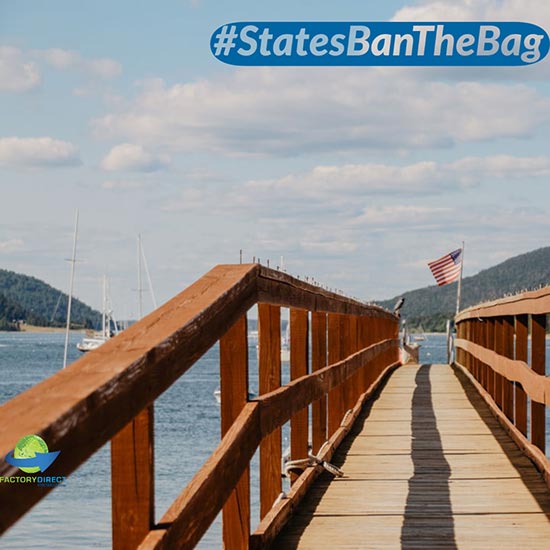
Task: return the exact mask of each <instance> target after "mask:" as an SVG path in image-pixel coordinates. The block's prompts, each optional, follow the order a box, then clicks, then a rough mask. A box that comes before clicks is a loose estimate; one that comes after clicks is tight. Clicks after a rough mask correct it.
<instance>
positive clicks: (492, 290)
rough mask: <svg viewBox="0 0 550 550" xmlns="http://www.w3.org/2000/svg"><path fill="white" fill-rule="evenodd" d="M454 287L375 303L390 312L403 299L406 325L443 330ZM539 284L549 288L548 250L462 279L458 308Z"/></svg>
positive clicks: (453, 300)
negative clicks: (460, 300) (460, 299)
mask: <svg viewBox="0 0 550 550" xmlns="http://www.w3.org/2000/svg"><path fill="white" fill-rule="evenodd" d="M426 269H428V268H427V267H426ZM456 285H457V284H456V283H452V284H450V285H446V286H443V287H438V286H435V285H434V286H429V287H425V288H419V289H418V290H411V291H409V292H405V293H403V294H400V295H399V296H396V297H395V298H391V299H390V300H384V301H381V302H378V303H379V304H380V305H382V306H384V307H386V308H388V309H393V306H394V304H395V302H396V301H397V299H398V298H399V297H400V296H403V297H404V298H405V305H404V306H403V309H402V310H401V313H402V316H403V317H405V318H406V319H407V322H408V324H409V326H411V327H415V328H418V327H420V325H421V326H422V327H423V329H424V330H425V331H426V332H430V331H443V330H445V322H446V320H447V319H451V318H452V317H453V316H454V312H455V307H456ZM540 285H543V286H545V285H550V247H545V248H539V249H538V250H534V251H533V252H528V253H527V254H521V255H520V256H515V257H513V258H510V259H509V260H506V261H505V262H502V263H501V264H498V265H496V266H494V267H491V268H489V269H485V270H483V271H480V272H479V273H478V274H477V275H474V276H473V277H466V278H464V279H463V280H462V306H461V307H462V308H466V307H468V306H471V305H474V304H478V303H479V302H486V301H488V300H494V299H496V298H501V297H502V296H504V295H505V294H509V293H515V292H518V291H521V290H524V289H529V290H531V289H534V288H538V287H539V286H540Z"/></svg>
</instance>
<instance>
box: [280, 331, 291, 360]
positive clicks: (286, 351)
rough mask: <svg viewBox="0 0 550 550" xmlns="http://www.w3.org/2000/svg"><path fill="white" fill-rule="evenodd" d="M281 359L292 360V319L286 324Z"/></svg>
mask: <svg viewBox="0 0 550 550" xmlns="http://www.w3.org/2000/svg"><path fill="white" fill-rule="evenodd" d="M281 361H282V362H283V363H289V362H290V321H288V322H287V324H286V330H285V335H284V337H283V338H282V340H281Z"/></svg>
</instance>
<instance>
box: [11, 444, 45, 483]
mask: <svg viewBox="0 0 550 550" xmlns="http://www.w3.org/2000/svg"><path fill="white" fill-rule="evenodd" d="M47 452H48V446H47V445H46V442H45V441H44V440H43V439H42V438H41V437H39V436H38V435H26V436H25V437H22V438H21V439H20V440H19V441H18V442H17V445H15V449H14V450H13V456H14V458H34V457H35V456H36V453H47ZM19 469H20V470H22V471H23V472H26V473H27V474H34V473H36V472H39V471H40V468H39V467H38V466H33V467H31V468H21V467H19Z"/></svg>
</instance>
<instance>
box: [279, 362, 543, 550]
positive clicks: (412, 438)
mask: <svg viewBox="0 0 550 550" xmlns="http://www.w3.org/2000/svg"><path fill="white" fill-rule="evenodd" d="M334 462H335V463H336V464H337V465H339V466H341V467H342V469H343V470H344V473H345V477H343V478H341V479H332V478H331V477H330V476H329V475H328V474H323V475H322V476H321V477H320V478H319V480H318V481H317V483H316V484H315V485H314V487H313V488H312V490H311V491H310V492H309V494H308V496H307V497H306V499H305V500H304V502H303V503H302V505H301V506H299V507H298V510H297V511H296V512H295V515H294V516H293V518H292V519H291V521H290V522H289V524H288V525H287V527H286V528H285V529H284V530H283V532H282V533H281V535H280V537H279V538H278V539H277V542H276V544H275V547H277V548H285V549H286V548H311V549H315V550H318V549H321V548H335V549H337V548H400V547H402V548H468V549H470V548H521V549H522V550H524V549H526V548H550V521H549V519H550V492H549V491H548V489H547V487H546V485H545V483H544V482H543V480H542V478H541V476H540V474H539V473H538V472H537V470H536V469H535V468H534V467H533V465H532V464H531V462H530V461H529V460H528V459H527V458H526V457H525V456H524V455H523V454H522V453H521V452H520V450H519V449H518V448H517V447H516V445H515V444H514V443H513V441H512V440H511V439H510V438H509V436H508V435H507V434H506V432H505V431H504V430H503V429H502V428H501V426H500V425H499V423H498V422H497V421H496V420H495V419H494V417H493V416H492V414H491V413H490V411H489V409H488V408H487V406H486V405H485V403H484V401H483V400H482V399H481V397H480V396H479V395H478V394H477V392H476V390H475V389H474V388H473V387H472V386H471V385H470V383H469V382H468V381H467V380H466V379H465V377H464V375H462V374H460V373H458V372H455V371H454V370H453V369H452V368H451V367H449V366H448V365H423V366H419V365H414V366H404V367H401V368H399V369H397V370H396V371H395V372H394V373H393V374H392V376H391V377H390V379H389V380H388V382H387V383H386V385H385V387H384V388H383V390H382V391H381V393H380V395H379V397H378V399H377V400H376V401H374V403H373V404H372V405H371V407H370V408H369V409H368V410H366V411H365V413H364V414H363V417H362V418H359V419H358V421H357V423H356V428H355V430H354V433H353V434H351V435H350V437H348V439H347V440H346V441H345V442H344V443H343V444H342V446H341V448H340V450H339V453H338V454H337V455H336V458H335V460H334Z"/></svg>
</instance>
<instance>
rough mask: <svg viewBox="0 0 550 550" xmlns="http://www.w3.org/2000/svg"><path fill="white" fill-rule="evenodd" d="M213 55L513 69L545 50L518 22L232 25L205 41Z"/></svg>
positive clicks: (275, 61) (233, 61) (300, 62)
mask: <svg viewBox="0 0 550 550" xmlns="http://www.w3.org/2000/svg"><path fill="white" fill-rule="evenodd" d="M210 49H211V51H212V54H213V55H214V57H216V58H217V59H218V60H219V61H222V62H224V63H228V64H229V65H241V66H280V67H281V66H285V67H296V66H303V67H306V66H390V67H399V66H408V67H422V66H423V67H427V66H436V67H453V66H454V67H459V66H477V67H510V66H518V65H532V64H533V63H537V62H538V61H540V60H541V59H543V58H544V57H545V56H546V55H547V54H548V51H549V49H550V39H549V37H548V34H547V33H546V31H545V30H544V29H542V28H541V27H539V26H537V25H533V24H531V23H523V22H517V21H516V22H500V21H499V22H473V21H468V22H441V21H439V22H429V23H424V22H401V21H399V22H393V21H392V22H387V21H376V22H284V23H283V22H236V23H229V24H227V25H222V26H221V27H219V28H218V29H216V30H215V31H214V33H213V34H212V38H211V39H210Z"/></svg>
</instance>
